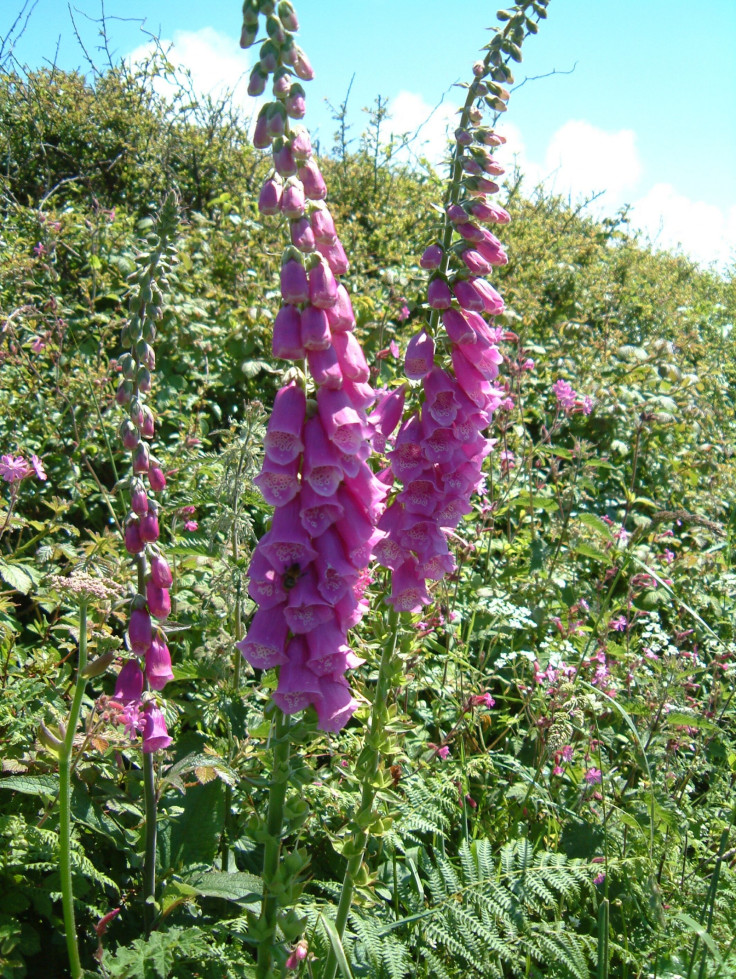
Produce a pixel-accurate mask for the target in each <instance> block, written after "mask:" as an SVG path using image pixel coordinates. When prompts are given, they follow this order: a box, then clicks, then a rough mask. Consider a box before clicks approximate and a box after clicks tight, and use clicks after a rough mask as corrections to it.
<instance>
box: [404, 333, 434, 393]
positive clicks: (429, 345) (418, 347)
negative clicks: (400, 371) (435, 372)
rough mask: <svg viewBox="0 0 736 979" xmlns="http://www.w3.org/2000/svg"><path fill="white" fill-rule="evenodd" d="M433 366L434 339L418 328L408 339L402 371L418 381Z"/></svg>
mask: <svg viewBox="0 0 736 979" xmlns="http://www.w3.org/2000/svg"><path fill="white" fill-rule="evenodd" d="M433 366H434V340H433V339H432V337H431V336H430V335H429V334H428V333H427V332H426V331H425V330H420V331H419V333H417V334H416V335H415V336H413V337H412V338H411V340H410V341H409V346H408V347H407V348H406V356H405V358H404V373H405V374H406V376H407V377H408V378H409V379H410V380H412V381H420V380H421V379H422V378H423V377H426V375H427V374H429V372H430V371H431V370H432V367H433Z"/></svg>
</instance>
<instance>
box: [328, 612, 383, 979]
mask: <svg viewBox="0 0 736 979" xmlns="http://www.w3.org/2000/svg"><path fill="white" fill-rule="evenodd" d="M389 627H390V628H391V630H392V631H393V637H392V639H391V642H390V643H386V644H385V645H384V647H383V653H382V655H381V662H380V665H379V667H378V680H377V683H376V693H375V696H374V698H373V708H372V710H371V718H370V728H369V730H368V734H367V735H366V749H367V754H368V758H367V760H366V764H365V774H364V775H363V779H362V782H363V791H362V793H361V798H360V808H359V810H358V812H357V813H356V814H355V815H356V827H355V829H354V831H353V840H352V846H351V852H352V856H351V857H350V858H349V860H348V865H347V867H346V868H345V877H344V879H343V882H342V890H341V892H340V902H339V904H338V906H337V915H336V917H335V930H336V931H337V934H338V935H339V936H340V939H341V940H342V936H343V935H344V934H345V926H346V925H347V920H348V914H349V913H350V907H351V905H352V902H353V891H354V890H355V878H356V876H357V874H358V873H359V871H360V868H361V866H362V864H363V857H364V856H365V849H366V846H367V845H368V840H369V838H370V828H363V827H361V826H360V825H359V820H360V821H362V818H364V817H366V816H367V815H368V814H369V813H370V811H371V809H372V807H373V801H374V799H375V797H376V791H377V786H376V775H377V773H378V766H379V764H380V761H381V744H382V741H383V732H384V729H385V726H386V721H387V719H388V693H389V682H390V678H391V663H392V661H393V658H394V653H395V652H396V644H397V642H398V637H399V617H398V614H397V613H396V612H391V614H390V616H389ZM366 749H364V750H366ZM369 822H370V821H369ZM336 973H337V957H336V956H335V953H334V951H333V950H332V949H330V954H329V956H328V958H327V962H326V964H325V971H324V973H323V975H322V979H335V975H336Z"/></svg>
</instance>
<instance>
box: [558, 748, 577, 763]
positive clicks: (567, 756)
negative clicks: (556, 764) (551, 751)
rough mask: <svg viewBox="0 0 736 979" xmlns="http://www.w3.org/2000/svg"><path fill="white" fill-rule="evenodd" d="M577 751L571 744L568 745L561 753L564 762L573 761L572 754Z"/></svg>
mask: <svg viewBox="0 0 736 979" xmlns="http://www.w3.org/2000/svg"><path fill="white" fill-rule="evenodd" d="M574 750H575V749H574V748H573V746H572V745H571V744H566V745H565V747H564V748H563V749H562V751H561V752H560V758H562V760H563V761H572V753H573V751H574Z"/></svg>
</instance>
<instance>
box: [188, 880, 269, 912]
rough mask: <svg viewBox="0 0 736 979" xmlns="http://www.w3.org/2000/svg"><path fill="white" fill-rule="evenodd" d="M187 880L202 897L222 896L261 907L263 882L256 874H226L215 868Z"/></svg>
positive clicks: (227, 899) (225, 898)
mask: <svg viewBox="0 0 736 979" xmlns="http://www.w3.org/2000/svg"><path fill="white" fill-rule="evenodd" d="M186 882H187V884H189V885H190V887H192V888H193V889H194V891H195V892H196V893H197V894H198V895H200V897H220V898H223V899H224V900H225V901H235V902H236V903H237V904H245V905H254V906H255V909H256V910H257V909H258V908H259V907H260V903H261V895H262V893H263V882H262V881H261V879H260V877H256V876H255V875H254V874H248V873H246V872H245V871H238V872H237V873H234V874H226V873H222V872H220V871H217V870H213V871H211V872H209V873H203V874H202V873H200V874H193V875H192V876H191V877H188V878H187V881H186Z"/></svg>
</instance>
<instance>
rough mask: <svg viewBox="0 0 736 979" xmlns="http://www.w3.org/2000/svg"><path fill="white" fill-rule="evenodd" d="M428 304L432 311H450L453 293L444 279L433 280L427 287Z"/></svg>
mask: <svg viewBox="0 0 736 979" xmlns="http://www.w3.org/2000/svg"><path fill="white" fill-rule="evenodd" d="M427 302H428V303H429V305H430V306H431V307H432V309H449V307H450V306H451V305H452V293H451V292H450V287H449V286H448V284H447V283H446V282H445V280H444V279H441V278H436V279H432V281H431V282H430V283H429V286H428V287H427Z"/></svg>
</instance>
